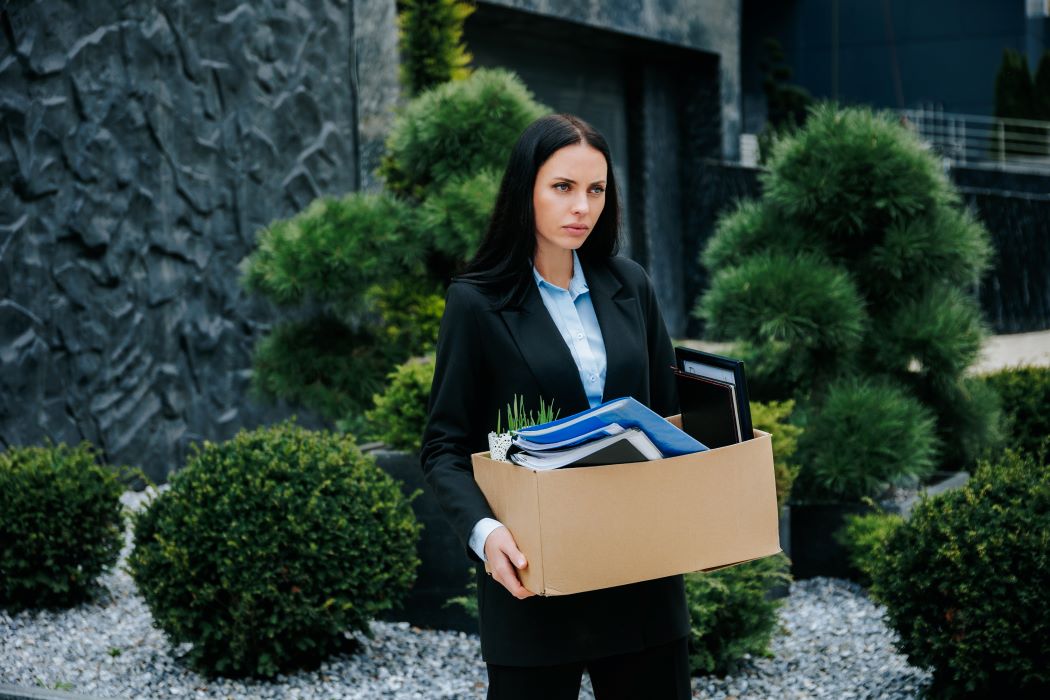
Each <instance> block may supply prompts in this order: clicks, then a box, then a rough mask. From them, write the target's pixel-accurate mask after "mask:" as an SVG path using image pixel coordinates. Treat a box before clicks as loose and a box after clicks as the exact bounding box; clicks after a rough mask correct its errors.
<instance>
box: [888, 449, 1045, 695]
mask: <svg viewBox="0 0 1050 700" xmlns="http://www.w3.org/2000/svg"><path fill="white" fill-rule="evenodd" d="M885 552H886V556H885V558H884V559H882V560H881V564H880V565H878V566H876V567H874V568H873V570H872V579H873V584H872V591H873V593H874V594H875V595H876V597H877V598H878V599H879V600H880V601H882V602H883V603H884V604H885V605H886V609H887V615H888V619H889V622H890V624H891V625H892V626H893V627H894V628H895V629H896V630H897V633H898V634H899V636H900V642H899V645H898V646H899V648H900V650H901V651H902V652H903V653H905V654H907V656H908V660H909V662H910V663H911V664H912V665H914V666H918V667H925V668H929V667H932V668H933V669H934V686H933V689H934V691H935V694H937V695H941V696H944V697H960V696H972V697H991V696H992V694H993V691H994V695H995V696H997V697H1018V696H1023V697H1028V696H1029V695H1024V693H1033V692H1034V691H1036V690H1037V689H1044V690H1045V688H1046V687H1047V684H1050V665H1048V663H1047V660H1048V659H1050V616H1048V615H1047V614H1046V610H1047V609H1048V607H1050V468H1048V466H1047V465H1045V464H1043V463H1040V462H1037V461H1036V460H1034V459H1033V458H1032V457H1031V456H1029V455H1024V456H1022V455H1019V454H1018V453H1016V452H1012V451H1011V452H1007V453H1006V454H1005V455H1004V456H1003V457H1002V458H1001V459H1000V461H999V462H998V463H987V462H986V463H982V464H981V465H980V466H979V467H978V469H977V470H976V473H975V474H974V475H973V477H972V478H971V479H970V481H969V482H967V484H966V485H965V486H963V487H962V488H960V489H957V490H953V491H949V492H948V493H945V494H942V495H939V496H937V497H934V498H924V499H922V500H921V501H920V502H919V504H918V505H917V506H916V508H915V509H914V510H913V511H912V514H911V517H910V518H909V519H908V521H907V522H905V523H904V524H902V525H901V526H900V527H898V528H897V529H896V531H895V532H894V533H893V535H892V536H891V537H890V539H889V540H888V541H887V543H886V544H885ZM876 561H880V560H876ZM1033 696H1034V695H1033Z"/></svg>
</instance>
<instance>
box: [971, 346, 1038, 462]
mask: <svg viewBox="0 0 1050 700" xmlns="http://www.w3.org/2000/svg"><path fill="white" fill-rule="evenodd" d="M982 380H983V381H984V383H985V384H986V385H988V386H989V387H991V389H992V390H993V391H995V392H996V393H997V394H998V395H999V397H1000V399H1001V401H1002V406H1003V412H1004V414H1005V416H1006V432H1007V434H1008V435H1009V444H1010V447H1011V448H1013V449H1015V450H1018V451H1020V452H1026V453H1028V454H1031V455H1033V456H1034V455H1038V454H1039V452H1040V450H1042V449H1043V447H1044V445H1045V444H1046V441H1047V440H1048V439H1050V367H1013V368H1008V369H1002V370H999V371H998V372H992V373H991V374H987V375H985V376H984V377H982Z"/></svg>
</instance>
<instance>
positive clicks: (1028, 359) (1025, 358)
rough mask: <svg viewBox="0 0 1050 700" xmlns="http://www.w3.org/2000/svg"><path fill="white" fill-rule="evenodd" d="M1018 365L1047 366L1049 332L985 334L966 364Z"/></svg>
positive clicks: (697, 343)
mask: <svg viewBox="0 0 1050 700" xmlns="http://www.w3.org/2000/svg"><path fill="white" fill-rule="evenodd" d="M676 342H677V343H680V344H681V345H686V346H688V347H691V348H696V349H698V350H704V351H706V352H713V353H719V354H722V353H726V352H729V348H730V346H731V344H730V343H713V342H710V341H706V340H679V341H676ZM1018 365H1038V366H1040V367H1050V331H1038V332H1035V333H1012V334H1010V335H993V336H989V338H988V340H987V342H985V344H984V348H982V350H981V354H980V357H978V359H977V362H975V363H974V364H973V366H972V367H970V372H971V373H972V374H983V373H985V372H993V371H995V370H997V369H1002V368H1004V367H1016V366H1018Z"/></svg>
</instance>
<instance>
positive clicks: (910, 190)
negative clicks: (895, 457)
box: [694, 104, 999, 498]
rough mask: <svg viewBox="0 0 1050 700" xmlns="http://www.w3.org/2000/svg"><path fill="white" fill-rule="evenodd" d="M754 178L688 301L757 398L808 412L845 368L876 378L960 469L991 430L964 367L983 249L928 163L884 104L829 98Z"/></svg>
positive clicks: (993, 423)
mask: <svg viewBox="0 0 1050 700" xmlns="http://www.w3.org/2000/svg"><path fill="white" fill-rule="evenodd" d="M762 183H763V188H764V192H763V195H762V197H761V199H759V200H757V201H754V202H749V203H744V204H741V205H739V206H737V208H736V209H734V210H733V211H731V212H730V213H729V214H727V215H725V216H723V217H722V218H720V219H719V221H718V224H717V228H716V231H715V234H714V235H713V236H712V237H711V239H710V240H709V242H708V244H707V246H706V248H705V250H704V252H703V254H702V256H701V261H702V262H703V263H704V264H705V265H706V266H708V267H709V268H711V275H710V279H711V286H710V289H709V290H708V291H707V292H706V293H705V294H704V296H703V297H702V298H701V299H700V300H699V302H698V303H697V304H696V306H695V308H694V313H695V314H696V315H698V316H700V317H702V318H703V319H704V320H705V321H706V326H705V328H706V331H707V333H708V334H709V335H710V336H711V337H712V339H725V340H732V341H736V343H737V347H738V348H739V349H740V350H741V352H742V353H743V356H744V359H745V361H746V362H747V363H748V371H749V386H750V387H751V388H752V395H753V398H754V399H756V400H761V401H768V400H771V399H775V400H785V399H794V400H796V401H797V402H798V408H799V412H800V414H801V415H810V416H816V415H819V414H820V413H822V412H823V407H822V404H823V402H824V401H826V400H827V397H828V395H829V388H830V387H831V386H832V385H834V384H836V383H839V382H841V381H842V380H844V379H846V378H848V377H856V378H858V379H868V380H872V381H876V382H887V381H888V382H891V383H893V384H894V385H898V386H900V387H901V388H902V390H903V391H904V392H906V393H907V394H908V395H910V396H911V397H913V398H914V399H916V400H918V401H920V402H921V403H922V404H923V406H925V407H926V408H927V409H929V410H930V411H932V413H933V414H934V416H935V420H936V423H935V425H936V436H937V438H938V440H939V441H940V442H941V443H942V445H943V449H942V450H941V451H940V452H939V455H938V459H939V465H940V466H942V467H943V468H947V469H966V468H969V467H970V466H972V465H973V464H974V462H975V460H976V459H977V457H979V456H980V455H981V454H984V453H987V452H988V451H989V450H991V449H993V448H994V447H995V445H996V441H997V438H998V435H999V428H998V417H999V414H998V412H997V409H996V407H995V405H994V402H992V403H988V402H987V401H986V400H985V399H986V396H984V395H981V393H980V389H976V388H974V387H973V386H971V385H969V384H968V383H967V381H966V380H965V379H964V376H963V375H964V372H965V371H966V369H967V368H968V367H969V366H970V365H971V364H972V362H973V360H974V359H975V358H976V355H977V352H978V350H979V349H980V346H981V342H982V341H983V339H984V337H985V335H986V333H987V330H986V328H985V327H984V324H983V323H982V322H981V315H980V309H979V307H978V304H977V302H976V300H975V298H974V296H973V294H972V288H973V286H974V284H975V283H976V282H977V281H978V280H979V279H980V278H981V276H982V274H983V273H984V271H985V270H986V269H987V267H988V265H989V262H990V259H991V254H992V246H991V243H990V237H989V235H988V232H987V231H986V230H985V228H984V227H983V226H982V225H981V224H980V222H978V221H977V219H976V218H975V217H974V216H973V215H972V214H971V213H970V212H968V211H967V210H966V209H965V208H964V207H963V206H962V204H961V200H960V198H959V196H958V194H957V193H956V192H955V191H954V190H953V188H952V185H951V183H950V182H949V181H948V179H947V178H946V176H945V175H944V173H943V170H942V168H941V164H940V162H939V161H938V159H937V158H936V157H935V156H934V155H933V154H932V153H931V152H930V151H929V149H928V148H926V147H925V146H924V145H923V144H922V143H921V142H920V141H919V140H918V138H917V137H916V136H915V134H913V133H912V132H910V131H909V130H908V129H905V128H902V127H901V125H900V123H899V119H898V118H897V117H896V116H895V115H892V114H889V113H875V112H872V111H871V110H868V109H864V108H846V109H838V108H836V107H835V106H834V105H828V104H826V105H820V106H817V107H815V108H813V109H812V110H811V111H810V113H809V117H808V119H807V120H806V122H805V125H804V126H802V127H801V128H800V129H798V130H796V131H793V132H790V133H787V134H785V135H784V136H783V137H782V138H781V139H779V140H778V142H777V144H776V146H775V147H774V150H773V154H772V156H771V158H770V161H769V170H768V172H766V173H765V174H763V176H762ZM857 405H858V406H860V405H861V404H857ZM867 437H869V438H871V439H874V440H879V437H878V435H877V434H876V433H875V432H874V431H868V432H867ZM871 448H872V451H877V450H879V449H881V448H880V445H879V444H878V443H877V442H876V443H872V445H871ZM828 449H834V448H833V446H831V447H828ZM799 463H800V464H801V465H802V470H801V474H800V479H803V477H805V473H806V471H807V470H808V469H809V468H810V464H809V461H808V460H806V459H804V458H800V460H799ZM825 476H826V475H825ZM847 480H849V479H847ZM828 483H829V485H831V482H828ZM829 496H834V497H836V498H850V497H851V496H848V495H847V494H845V493H842V494H829Z"/></svg>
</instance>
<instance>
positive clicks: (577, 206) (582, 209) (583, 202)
mask: <svg viewBox="0 0 1050 700" xmlns="http://www.w3.org/2000/svg"><path fill="white" fill-rule="evenodd" d="M589 210H590V205H588V204H587V197H586V196H583V197H577V198H576V199H575V200H574V201H573V203H572V213H573V214H586V213H587V212H588V211H589Z"/></svg>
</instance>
